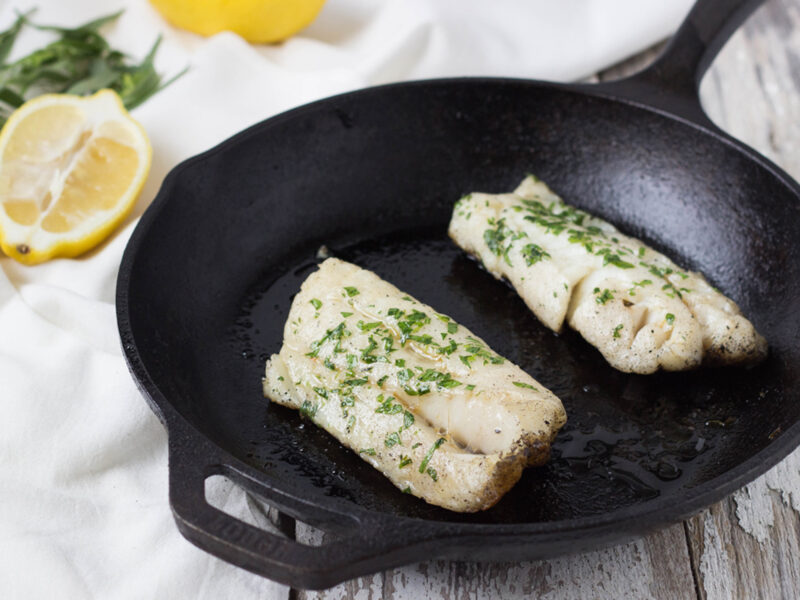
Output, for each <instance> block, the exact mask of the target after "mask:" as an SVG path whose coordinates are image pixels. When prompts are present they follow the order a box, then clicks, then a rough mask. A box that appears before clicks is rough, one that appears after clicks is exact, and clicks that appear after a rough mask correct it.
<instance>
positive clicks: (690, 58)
mask: <svg viewBox="0 0 800 600" xmlns="http://www.w3.org/2000/svg"><path fill="white" fill-rule="evenodd" d="M764 1H765V0H697V2H695V4H694V6H693V7H692V9H691V11H689V14H688V15H687V17H686V19H685V20H684V21H683V23H682V24H681V26H680V28H679V29H678V31H677V33H675V35H674V36H673V37H672V39H671V40H670V42H669V43H668V45H667V47H666V48H665V49H664V51H663V52H662V53H661V55H659V57H658V58H656V60H655V61H654V62H653V64H651V65H650V66H649V67H648V68H646V69H645V70H643V71H640V72H639V73H636V74H634V75H632V76H631V77H629V78H627V79H621V80H618V81H611V82H607V83H601V84H596V85H598V86H599V87H601V88H603V89H606V90H608V91H609V92H611V93H613V94H615V95H618V96H623V97H627V98H630V99H631V100H634V101H640V102H642V103H644V104H648V105H650V106H653V107H655V108H660V109H663V110H666V111H668V112H670V113H673V114H677V115H678V116H680V117H684V118H686V119H689V120H690V121H694V122H696V123H699V124H701V125H703V126H711V127H713V128H716V127H715V126H714V125H713V124H712V123H711V121H710V120H709V119H708V117H707V116H706V114H705V112H704V111H703V108H702V107H701V105H700V96H699V91H700V82H701V80H702V78H703V75H704V74H705V72H706V71H707V70H708V67H709V66H710V65H711V62H712V61H713V60H714V58H715V57H716V55H717V53H718V52H719V51H720V50H721V49H722V47H723V46H724V45H725V42H727V41H728V38H730V36H731V35H732V34H733V32H734V31H736V29H737V28H738V27H739V26H740V25H741V24H742V23H744V21H745V20H746V19H747V17H749V16H750V14H751V13H752V12H753V11H754V10H755V9H756V8H758V7H759V6H760V5H761V4H762V3H763V2H764Z"/></svg>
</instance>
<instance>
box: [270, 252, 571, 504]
mask: <svg viewBox="0 0 800 600" xmlns="http://www.w3.org/2000/svg"><path fill="white" fill-rule="evenodd" d="M264 395H265V396H266V397H268V398H270V399H271V400H273V401H274V402H277V403H279V404H283V405H284V406H289V407H291V408H295V409H298V410H299V411H300V412H301V413H303V414H304V415H305V416H307V417H308V418H309V419H311V420H312V421H313V422H314V423H315V424H316V425H319V426H320V427H322V428H324V429H325V430H327V431H328V432H329V433H331V434H332V435H334V436H335V437H336V438H337V439H338V440H339V441H341V442H342V443H343V444H344V445H346V446H348V447H349V448H351V449H352V450H354V451H355V452H357V453H358V454H359V456H361V458H363V459H364V460H365V461H367V462H368V463H370V464H371V465H372V466H373V467H375V468H376V469H378V470H380V471H381V472H382V473H383V474H384V475H386V476H387V477H388V478H389V479H390V480H391V481H392V483H394V484H395V485H396V486H397V487H398V488H400V489H401V490H403V491H404V492H407V493H411V494H414V495H415V496H419V497H420V498H423V499H424V500H426V501H427V502H430V503H431V504H436V505H439V506H443V507H444V508H447V509H450V510H454V511H461V512H472V511H477V510H484V509H486V508H489V507H490V506H492V505H493V504H495V503H496V502H497V501H498V500H499V499H500V497H501V496H502V495H503V494H504V493H505V492H507V491H508V490H509V489H510V488H511V487H512V486H513V485H514V484H515V483H516V482H517V480H518V479H519V477H520V474H521V473H522V469H523V468H524V467H525V466H528V465H538V464H541V463H543V462H545V461H546V460H547V459H548V458H549V452H550V443H551V442H552V441H553V438H554V437H555V435H556V432H557V431H558V429H559V428H560V427H561V426H562V425H563V424H564V422H565V421H566V415H565V413H564V408H563V406H562V405H561V401H560V400H559V399H558V398H557V397H556V396H555V395H553V394H552V393H551V392H550V391H548V390H547V389H545V388H544V387H543V386H542V385H541V384H540V383H538V382H537V381H536V380H534V379H533V378H532V377H531V376H530V375H528V374H527V373H525V372H524V371H523V370H522V369H520V368H519V367H517V366H516V365H513V364H511V363H510V362H509V361H507V360H505V359H503V358H502V357H500V356H498V355H497V354H495V353H494V352H493V351H492V350H491V349H490V348H488V347H487V345H486V344H485V343H484V342H483V341H482V340H480V339H479V338H477V337H476V336H475V335H473V334H472V333H471V332H470V331H469V330H468V329H466V328H465V327H464V326H463V325H459V324H457V323H456V322H455V321H453V320H452V319H450V318H449V317H447V316H445V315H443V314H440V313H438V312H436V311H435V310H434V309H432V308H431V307H430V306H427V305H425V304H423V303H421V302H419V301H417V300H415V299H413V298H411V297H410V296H407V295H405V294H404V293H403V292H401V291H400V290H398V289H397V288H396V287H394V286H393V285H391V284H390V283H387V282H386V281H383V280H382V279H380V278H379V277H378V276H376V275H375V274H374V273H371V272H369V271H365V270H364V269H361V268H359V267H357V266H355V265H352V264H350V263H347V262H343V261H341V260H337V259H335V258H329V259H328V260H326V261H325V262H323V263H322V264H321V265H320V268H319V270H318V271H316V272H314V273H312V274H311V275H310V276H309V277H308V279H306V281H305V282H304V283H303V285H302V287H301V289H300V293H299V294H297V296H296V297H295V299H294V302H293V303H292V307H291V310H290V312H289V317H288V320H287V322H286V327H285V329H284V339H283V346H282V348H281V350H280V353H279V354H275V355H273V356H272V357H271V358H270V359H269V360H268V361H267V366H266V377H265V378H264Z"/></svg>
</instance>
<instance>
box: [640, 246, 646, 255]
mask: <svg viewBox="0 0 800 600" xmlns="http://www.w3.org/2000/svg"><path fill="white" fill-rule="evenodd" d="M644 252H645V249H644V246H639V258H642V257H643V256H644Z"/></svg>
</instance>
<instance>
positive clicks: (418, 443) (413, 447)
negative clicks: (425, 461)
mask: <svg viewBox="0 0 800 600" xmlns="http://www.w3.org/2000/svg"><path fill="white" fill-rule="evenodd" d="M420 446H422V442H417V443H416V444H414V445H413V446H411V449H412V450H416V449H417V448H419V447H420Z"/></svg>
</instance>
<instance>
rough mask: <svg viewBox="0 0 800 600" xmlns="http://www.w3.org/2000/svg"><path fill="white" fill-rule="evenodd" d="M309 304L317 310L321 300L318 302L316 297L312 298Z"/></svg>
mask: <svg viewBox="0 0 800 600" xmlns="http://www.w3.org/2000/svg"><path fill="white" fill-rule="evenodd" d="M310 304H311V306H313V307H314V308H316V309H317V310H319V307H320V306H322V302H320V301H319V300H317V299H316V298H312V299H311V301H310Z"/></svg>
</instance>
